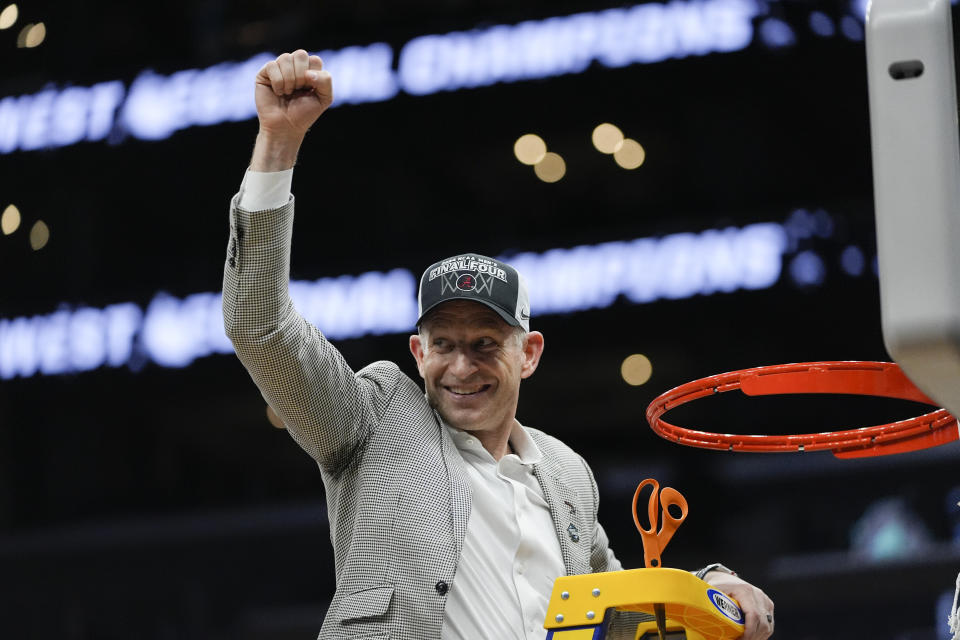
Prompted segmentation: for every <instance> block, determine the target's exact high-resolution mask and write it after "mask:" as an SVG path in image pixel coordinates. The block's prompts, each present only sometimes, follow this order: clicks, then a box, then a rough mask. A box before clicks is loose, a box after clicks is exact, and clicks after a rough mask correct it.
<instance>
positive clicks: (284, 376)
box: [223, 50, 399, 472]
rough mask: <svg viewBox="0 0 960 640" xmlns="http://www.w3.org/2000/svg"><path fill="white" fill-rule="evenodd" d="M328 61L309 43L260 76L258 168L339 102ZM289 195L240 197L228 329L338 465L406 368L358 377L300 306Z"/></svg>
mask: <svg viewBox="0 0 960 640" xmlns="http://www.w3.org/2000/svg"><path fill="white" fill-rule="evenodd" d="M322 65H323V63H322V61H320V59H319V58H317V57H316V56H308V55H307V53H306V52H305V51H302V50H301V51H297V52H295V53H293V54H283V55H281V56H280V57H278V58H277V59H276V60H274V61H271V62H269V63H267V64H266V65H264V67H263V68H262V69H261V70H260V72H259V73H258V74H257V78H256V85H255V92H256V104H257V114H258V116H259V119H260V131H259V134H258V135H257V143H256V146H255V148H254V153H253V158H252V160H251V165H250V171H255V172H279V171H286V170H289V169H290V168H291V167H292V166H293V164H294V163H295V162H296V157H297V153H298V152H299V149H300V145H301V143H302V142H303V139H304V136H305V135H306V131H307V129H308V128H309V127H310V126H311V125H312V124H313V123H314V122H315V121H316V119H317V118H318V117H319V116H320V114H322V113H323V111H324V110H326V108H327V107H329V105H330V103H331V100H332V91H331V80H330V75H329V74H328V73H327V72H325V71H323V69H322ZM250 175H255V176H261V177H262V176H263V173H256V174H248V178H249V177H250ZM246 182H249V180H245V183H246ZM254 200H256V199H254ZM283 200H284V201H285V202H286V204H284V205H283V206H280V207H278V208H276V209H265V210H261V211H248V210H245V209H243V208H241V207H240V206H239V202H240V198H235V199H234V202H233V205H232V207H231V212H230V246H229V248H228V252H227V261H226V265H225V268H224V281H223V311H224V326H225V329H226V332H227V335H228V336H229V337H230V339H231V341H232V342H233V344H234V348H235V349H236V352H237V355H238V357H239V358H240V360H241V361H242V362H243V364H244V366H245V367H246V368H247V370H248V371H249V373H250V375H251V377H252V378H253V380H254V382H256V384H257V386H258V387H259V388H260V391H261V393H262V394H263V396H264V398H265V399H266V400H267V402H269V403H270V405H271V406H272V407H273V408H274V410H275V411H276V412H277V414H278V415H280V417H281V418H282V419H283V421H284V422H285V423H286V424H287V426H288V427H289V431H290V434H291V436H293V438H294V439H295V440H296V441H297V442H298V443H299V444H300V445H301V446H302V447H303V448H304V449H305V450H306V451H307V452H308V453H309V454H310V455H311V456H312V457H313V458H314V459H316V460H317V461H318V462H319V463H320V464H321V465H323V466H324V467H325V468H326V469H328V470H329V471H332V472H336V471H337V470H338V469H340V468H342V467H343V466H344V465H345V464H347V463H348V462H349V460H350V459H351V458H352V455H353V453H354V452H355V451H356V449H357V447H358V446H360V445H361V444H362V442H363V440H364V438H365V436H366V433H367V431H368V430H369V428H370V425H371V423H372V422H374V421H375V419H376V416H377V415H379V414H380V413H382V411H383V410H384V407H385V403H386V401H387V399H388V397H389V394H390V392H391V390H392V387H393V386H394V385H395V382H396V380H397V379H398V375H399V374H398V372H393V371H391V370H390V369H389V368H383V367H381V368H380V370H378V375H377V376H375V378H376V379H375V380H374V377H367V378H360V379H358V378H357V377H355V376H354V374H353V371H352V370H351V369H350V367H349V366H348V365H347V364H346V363H345V362H344V361H343V358H342V357H341V356H340V353H339V352H338V351H337V350H336V349H335V348H334V347H333V346H332V345H331V344H330V343H329V342H328V341H327V340H326V339H325V338H324V337H323V335H322V334H321V333H320V331H318V330H317V329H316V328H315V327H313V326H311V325H310V324H309V323H307V322H306V321H305V320H304V319H303V318H302V317H301V316H300V314H299V313H297V311H296V309H294V307H293V303H292V301H291V300H290V295H289V291H288V285H289V260H290V242H291V237H292V229H293V199H292V198H290V197H289V194H286V195H285V196H284V197H283Z"/></svg>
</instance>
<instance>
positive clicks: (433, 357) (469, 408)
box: [410, 300, 543, 431]
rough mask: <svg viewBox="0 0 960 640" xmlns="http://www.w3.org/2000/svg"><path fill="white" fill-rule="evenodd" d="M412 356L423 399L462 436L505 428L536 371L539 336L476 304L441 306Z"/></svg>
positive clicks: (455, 302) (460, 302) (540, 345)
mask: <svg viewBox="0 0 960 640" xmlns="http://www.w3.org/2000/svg"><path fill="white" fill-rule="evenodd" d="M421 327H422V330H421V334H420V335H414V336H410V351H411V352H412V353H413V357H414V358H415V359H416V361H417V368H418V369H419V371H420V375H421V376H422V377H423V380H424V386H425V388H426V392H427V398H428V399H429V400H430V404H431V405H432V406H433V407H434V408H435V409H436V410H437V411H438V412H439V413H440V415H441V416H442V417H443V419H444V420H446V422H447V423H448V424H449V425H450V426H452V427H456V428H457V429H462V430H464V431H483V430H496V429H499V428H507V429H508V428H509V427H511V426H512V425H513V420H514V417H515V415H516V411H517V398H518V396H519V393H520V380H521V379H523V378H526V377H529V376H530V375H532V374H533V372H534V370H536V368H537V364H538V362H539V360H540V353H541V352H542V350H543V336H542V335H541V334H540V333H539V332H537V331H533V332H530V333H528V334H526V336H525V339H518V336H517V331H518V330H517V329H516V328H515V327H512V326H510V325H508V324H507V323H506V322H504V321H503V319H502V318H501V317H500V316H499V315H497V314H496V313H495V312H494V311H492V310H491V309H489V308H487V307H486V306H484V305H482V304H479V303H477V302H470V301H468V300H452V301H450V302H445V303H443V304H442V305H440V306H439V307H437V308H436V309H434V310H433V311H431V312H430V314H429V315H428V316H427V317H426V318H425V319H424V321H423V323H422V324H421Z"/></svg>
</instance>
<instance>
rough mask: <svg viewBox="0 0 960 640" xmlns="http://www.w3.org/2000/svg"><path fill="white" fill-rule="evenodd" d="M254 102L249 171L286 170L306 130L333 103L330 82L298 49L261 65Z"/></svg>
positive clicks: (320, 64) (320, 66) (317, 62)
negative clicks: (257, 125) (255, 125)
mask: <svg viewBox="0 0 960 640" xmlns="http://www.w3.org/2000/svg"><path fill="white" fill-rule="evenodd" d="M255 100H256V105H257V117H258V118H259V119H260V133H259V135H258V136H257V146H256V148H255V149H254V154H253V160H252V161H251V163H250V168H251V169H253V170H254V171H280V170H283V169H289V168H290V167H292V166H293V164H294V162H295V161H296V157H297V151H298V150H299V149H300V144H301V143H302V142H303V137H304V136H305V135H306V133H307V130H308V129H309V128H310V126H311V125H312V124H313V123H314V122H316V120H317V118H319V117H320V114H322V113H323V112H324V111H326V110H327V107H329V106H330V104H331V103H332V102H333V82H332V79H331V77H330V73H329V72H327V71H325V70H324V69H323V61H322V60H321V59H320V58H319V57H318V56H311V55H309V54H307V52H306V51H304V50H303V49H298V50H296V51H294V52H293V53H284V54H282V55H280V56H278V57H277V59H276V60H271V61H270V62H268V63H266V64H265V65H263V67H262V68H261V69H260V71H259V72H258V73H257V78H256V81H255Z"/></svg>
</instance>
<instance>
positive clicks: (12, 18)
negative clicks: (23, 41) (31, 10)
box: [0, 4, 20, 29]
mask: <svg viewBox="0 0 960 640" xmlns="http://www.w3.org/2000/svg"><path fill="white" fill-rule="evenodd" d="M19 15H20V12H19V11H18V10H17V5H15V4H8V5H7V6H6V7H4V8H3V11H0V29H9V28H10V27H12V26H13V23H14V22H16V21H17V17H18V16H19Z"/></svg>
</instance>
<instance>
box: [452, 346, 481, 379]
mask: <svg viewBox="0 0 960 640" xmlns="http://www.w3.org/2000/svg"><path fill="white" fill-rule="evenodd" d="M476 370H477V365H476V364H475V363H474V361H473V358H471V357H470V354H469V353H466V352H465V351H464V350H463V349H457V350H456V351H455V352H454V354H453V362H451V363H450V373H452V374H454V375H455V376H457V377H458V378H466V377H469V376H470V375H472V374H473V372H474V371H476Z"/></svg>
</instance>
